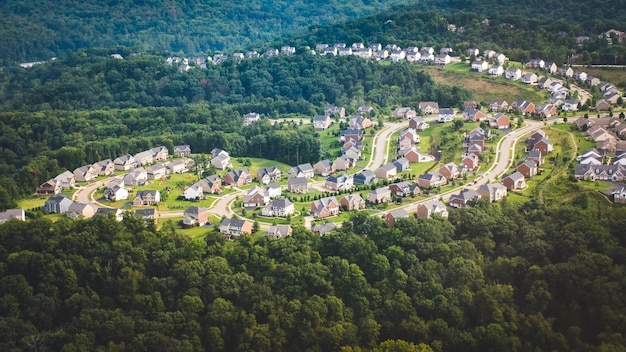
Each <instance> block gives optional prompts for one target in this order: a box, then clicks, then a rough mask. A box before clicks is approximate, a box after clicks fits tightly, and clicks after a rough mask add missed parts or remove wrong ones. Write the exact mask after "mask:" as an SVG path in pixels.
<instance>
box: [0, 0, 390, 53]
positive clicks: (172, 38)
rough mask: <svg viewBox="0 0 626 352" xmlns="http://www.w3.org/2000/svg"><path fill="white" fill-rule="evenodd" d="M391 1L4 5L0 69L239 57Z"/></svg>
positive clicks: (47, 0) (122, 0) (86, 0)
mask: <svg viewBox="0 0 626 352" xmlns="http://www.w3.org/2000/svg"><path fill="white" fill-rule="evenodd" d="M398 2H399V1H396V0H351V1H347V2H346V1H337V0H294V1H259V0H248V1H227V2H220V1H202V0H187V1H167V0H150V1H128V0H106V1H97V0H83V1H75V0H66V1H52V0H44V1H36V2H24V1H19V0H4V1H1V2H0V48H2V52H1V54H0V63H4V64H9V63H14V62H16V61H17V62H24V61H39V60H48V59H50V58H52V57H65V56H66V55H68V54H70V53H75V52H79V51H83V50H86V49H91V48H113V47H118V46H123V47H128V48H133V50H135V51H139V52H146V51H147V52H152V53H161V52H184V53H186V54H201V53H208V52H215V51H219V50H229V51H233V50H244V49H245V48H247V47H250V46H253V45H259V43H263V42H266V41H268V40H274V39H277V38H280V37H285V36H286V35H288V34H291V33H294V32H296V31H301V30H303V29H305V28H306V27H307V26H309V25H310V24H311V23H331V22H336V21H343V20H346V19H349V18H358V17H364V16H369V15H372V14H374V13H376V12H378V11H380V10H382V9H385V8H387V7H388V6H389V5H393V4H394V3H398Z"/></svg>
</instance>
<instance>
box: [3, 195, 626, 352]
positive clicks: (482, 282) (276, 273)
mask: <svg viewBox="0 0 626 352" xmlns="http://www.w3.org/2000/svg"><path fill="white" fill-rule="evenodd" d="M625 227H626V208H604V207H596V205H595V204H594V203H592V202H590V201H589V199H588V198H586V197H585V196H580V197H577V199H576V200H575V202H574V204H573V205H567V206H559V207H556V208H548V209H546V208H545V207H543V206H542V205H540V204H538V203H535V202H529V203H526V204H524V205H522V206H514V205H512V204H509V203H508V202H507V201H506V200H505V201H504V202H503V203H502V204H500V205H487V204H483V203H481V204H478V206H477V207H475V208H465V209H461V210H454V211H452V212H451V213H450V216H449V219H443V218H435V219H428V220H417V219H415V218H410V219H398V220H397V222H396V227H394V228H391V229H388V228H387V227H386V226H385V225H384V223H383V222H382V220H380V219H379V218H375V217H367V216H366V215H363V214H362V213H356V214H355V215H354V217H353V218H352V219H351V222H350V223H345V224H344V226H343V228H342V229H341V230H338V231H337V232H336V233H333V234H329V235H326V236H323V237H319V236H315V235H313V234H311V233H310V232H309V231H307V230H304V229H303V228H296V229H295V231H294V234H293V236H292V237H290V238H286V239H280V240H271V239H269V238H267V237H264V238H261V239H259V240H257V241H254V240H252V239H251V238H249V237H244V238H241V239H238V240H236V241H234V242H232V243H226V242H225V240H224V238H223V237H222V236H221V235H219V234H217V233H214V232H211V233H209V234H208V235H207V236H206V237H204V238H203V239H202V240H190V239H188V238H186V237H183V236H180V235H178V234H176V230H175V228H174V227H173V225H169V224H165V225H164V226H163V228H162V229H161V230H160V231H157V230H155V228H154V225H152V224H148V225H146V224H145V222H144V220H143V219H141V218H138V217H133V216H129V217H126V216H125V218H124V220H123V222H122V223H117V222H115V220H114V219H112V218H106V217H102V216H96V217H94V218H92V219H89V220H77V221H72V220H67V219H60V220H59V221H57V222H55V223H52V222H51V221H50V220H48V219H44V218H41V219H36V220H30V221H29V222H27V223H22V222H19V221H11V222H9V223H6V224H3V225H0V336H2V338H1V339H0V350H2V351H32V350H38V351H99V350H108V351H200V350H205V351H423V352H424V351H442V352H448V351H450V352H453V351H454V352H458V351H494V352H495V351H497V352H501V351H623V348H624V345H625V344H626V339H625V334H626V330H625V328H624V317H625V316H626V301H625V299H626V296H624V294H623V293H624V292H625V290H626V282H625V281H624V278H625V277H626V276H625V275H624V272H625V267H624V265H625V264H626V251H625V248H624V245H625V244H626V238H625V237H624V228H625Z"/></svg>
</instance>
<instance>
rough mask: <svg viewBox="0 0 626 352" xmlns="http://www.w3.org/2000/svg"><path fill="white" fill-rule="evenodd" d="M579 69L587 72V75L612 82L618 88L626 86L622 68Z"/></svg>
mask: <svg viewBox="0 0 626 352" xmlns="http://www.w3.org/2000/svg"><path fill="white" fill-rule="evenodd" d="M581 70H583V71H585V72H587V75H588V76H593V77H597V78H599V79H600V80H601V81H607V82H609V83H612V84H613V85H615V86H616V87H618V89H620V90H623V89H624V88H626V69H624V68H608V67H584V68H581Z"/></svg>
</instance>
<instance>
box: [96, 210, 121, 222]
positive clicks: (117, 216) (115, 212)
mask: <svg viewBox="0 0 626 352" xmlns="http://www.w3.org/2000/svg"><path fill="white" fill-rule="evenodd" d="M109 214H111V215H109ZM96 215H103V216H112V217H113V218H114V219H115V221H117V222H120V221H122V220H123V219H124V212H123V211H122V209H117V208H98V209H96Z"/></svg>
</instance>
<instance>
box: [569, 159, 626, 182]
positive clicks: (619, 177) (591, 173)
mask: <svg viewBox="0 0 626 352" xmlns="http://www.w3.org/2000/svg"><path fill="white" fill-rule="evenodd" d="M625 175H626V167H625V166H623V165H621V164H619V163H618V164H614V165H589V164H587V165H583V164H578V165H576V168H575V170H574V177H576V179H578V180H591V181H613V182H622V181H623V180H624V176H625Z"/></svg>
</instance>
